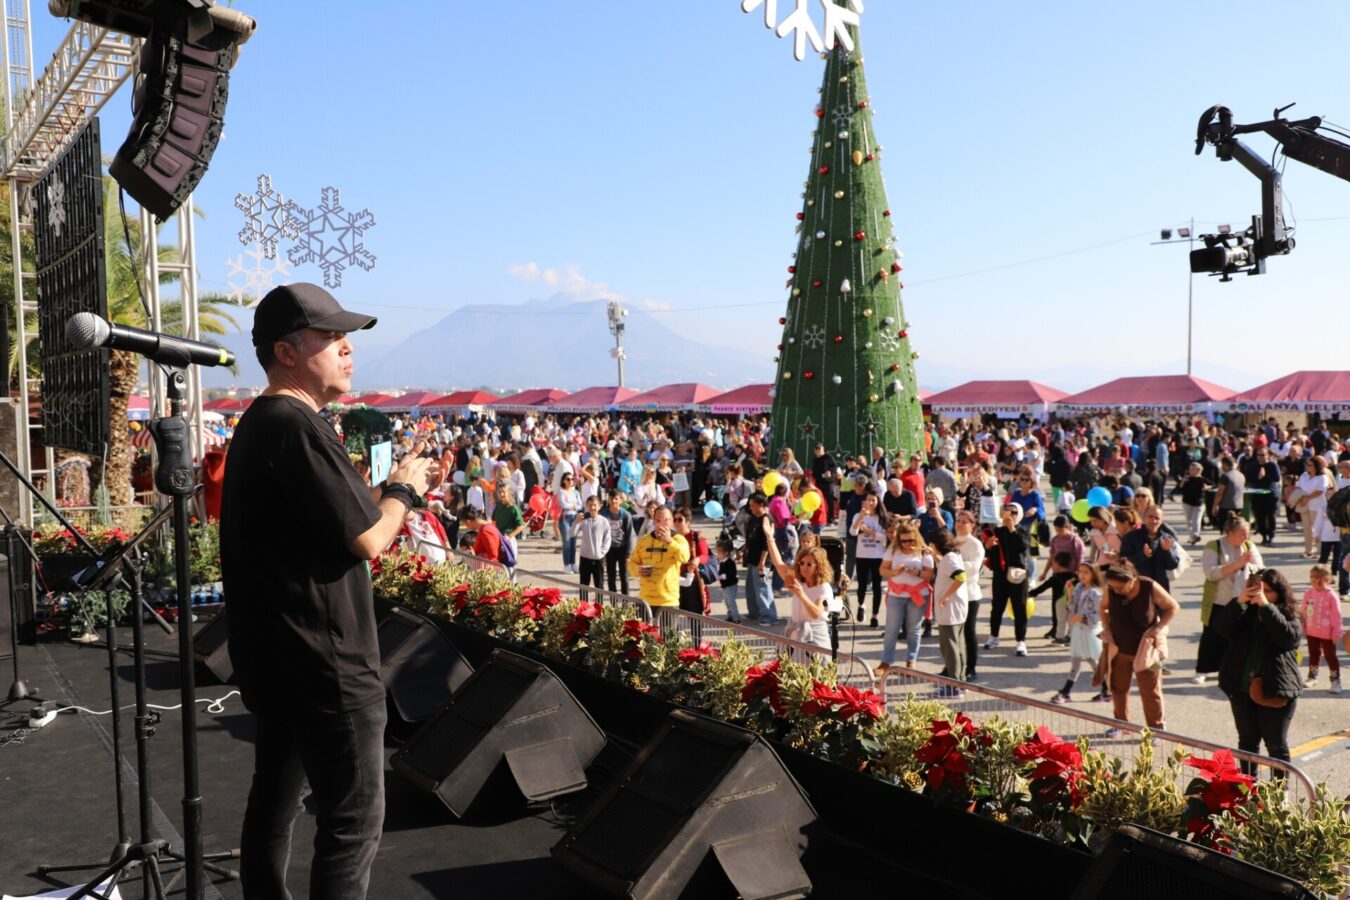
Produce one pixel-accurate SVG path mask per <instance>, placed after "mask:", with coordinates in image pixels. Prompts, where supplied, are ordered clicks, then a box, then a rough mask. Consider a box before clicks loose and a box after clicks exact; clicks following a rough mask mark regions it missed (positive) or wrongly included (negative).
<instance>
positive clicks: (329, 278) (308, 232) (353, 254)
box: [286, 187, 375, 288]
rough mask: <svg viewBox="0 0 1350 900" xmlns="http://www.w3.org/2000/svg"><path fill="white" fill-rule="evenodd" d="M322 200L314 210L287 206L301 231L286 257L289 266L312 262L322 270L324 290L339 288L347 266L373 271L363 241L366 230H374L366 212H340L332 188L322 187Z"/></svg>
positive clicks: (372, 219) (338, 198) (339, 202)
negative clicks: (288, 260) (325, 288)
mask: <svg viewBox="0 0 1350 900" xmlns="http://www.w3.org/2000/svg"><path fill="white" fill-rule="evenodd" d="M322 197H323V199H322V200H321V201H320V202H319V205H318V206H317V207H316V208H314V209H305V208H303V207H301V206H300V205H298V204H297V203H296V202H295V201H294V200H292V201H290V202H289V203H287V204H286V211H287V213H288V214H289V215H290V216H291V218H292V220H293V222H294V223H295V226H296V228H297V229H298V231H299V232H300V234H299V237H298V238H297V239H296V244H295V246H294V247H292V248H291V249H290V251H289V253H288V254H287V255H288V256H289V257H290V260H291V265H296V266H298V265H300V264H302V263H307V262H312V263H314V264H315V265H317V266H318V267H319V268H321V269H323V284H324V287H329V288H335V287H341V286H342V272H343V270H344V269H346V268H347V267H348V266H350V265H353V264H354V265H356V266H358V267H360V268H362V269H365V270H366V271H367V272H369V271H370V270H371V269H373V268H375V255H374V254H373V253H371V252H370V251H369V250H367V249H366V247H365V242H364V241H363V240H362V238H363V236H364V235H365V233H366V230H367V229H369V228H373V227H375V216H374V214H372V213H371V211H370V210H368V209H363V210H361V211H360V212H355V213H353V212H348V211H347V210H345V209H343V207H342V200H341V196H340V194H339V193H338V189H337V188H335V187H326V188H324V189H323V191H322Z"/></svg>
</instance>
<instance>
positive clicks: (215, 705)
mask: <svg viewBox="0 0 1350 900" xmlns="http://www.w3.org/2000/svg"><path fill="white" fill-rule="evenodd" d="M238 694H239V692H238V691H230V692H229V693H228V694H226V695H225V696H223V697H216V698H214V699H213V698H211V697H198V698H197V702H198V703H205V704H206V712H209V713H211V714H212V715H218V714H220V713H223V712H224V711H225V701H226V700H228V699H230V698H231V697H234V696H236V695H238ZM135 708H136V705H135V704H134V703H133V704H128V705H126V706H119V707H118V709H123V710H125V709H135ZM145 708H146V709H157V710H160V711H162V712H172V711H173V710H175V709H182V708H183V704H181V703H179V704H177V705H175V706H160V705H158V704H155V703H147V704H145ZM56 712H57V713H63V712H82V713H88V714H89V715H91V716H110V715H112V710H111V709H102V710H100V709H89V708H88V707H85V706H62V707H61V708H60V709H58V710H56Z"/></svg>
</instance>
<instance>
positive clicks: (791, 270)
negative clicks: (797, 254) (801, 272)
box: [788, 266, 797, 274]
mask: <svg viewBox="0 0 1350 900" xmlns="http://www.w3.org/2000/svg"><path fill="white" fill-rule="evenodd" d="M796 272H797V267H796V266H788V274H796Z"/></svg>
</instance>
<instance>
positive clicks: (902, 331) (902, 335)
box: [898, 328, 909, 340]
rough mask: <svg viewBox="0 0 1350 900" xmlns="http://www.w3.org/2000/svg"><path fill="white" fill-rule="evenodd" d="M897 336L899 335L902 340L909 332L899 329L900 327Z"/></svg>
mask: <svg viewBox="0 0 1350 900" xmlns="http://www.w3.org/2000/svg"><path fill="white" fill-rule="evenodd" d="M898 337H899V338H900V339H901V340H903V339H905V338H907V337H909V332H908V331H906V330H905V329H903V328H901V329H900V334H899V335H898Z"/></svg>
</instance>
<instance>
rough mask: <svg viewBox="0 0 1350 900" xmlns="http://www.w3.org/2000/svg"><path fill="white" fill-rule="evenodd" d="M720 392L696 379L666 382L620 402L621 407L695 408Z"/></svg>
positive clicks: (655, 408) (646, 408) (651, 408)
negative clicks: (676, 382)
mask: <svg viewBox="0 0 1350 900" xmlns="http://www.w3.org/2000/svg"><path fill="white" fill-rule="evenodd" d="M720 393H721V391H719V390H717V388H712V387H708V386H707V385H706V384H699V383H698V382H696V381H689V382H683V383H680V384H664V385H662V386H661V387H658V388H652V389H651V390H650V391H646V392H645V393H642V394H638V395H637V396H636V397H629V398H628V399H627V400H625V401H624V402H622V403H620V404H619V409H629V410H664V409H693V408H694V407H696V406H698V405H699V404H700V403H705V402H707V401H708V400H711V399H712V398H713V397H716V396H717V395H718V394H720Z"/></svg>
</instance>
